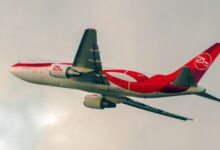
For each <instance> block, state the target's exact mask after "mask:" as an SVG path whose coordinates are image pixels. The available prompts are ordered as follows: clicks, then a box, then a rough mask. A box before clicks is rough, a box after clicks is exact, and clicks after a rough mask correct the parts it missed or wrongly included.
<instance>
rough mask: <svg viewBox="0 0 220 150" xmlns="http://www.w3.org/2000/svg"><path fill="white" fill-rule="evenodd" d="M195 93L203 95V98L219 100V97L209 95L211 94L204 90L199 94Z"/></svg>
mask: <svg viewBox="0 0 220 150" xmlns="http://www.w3.org/2000/svg"><path fill="white" fill-rule="evenodd" d="M196 95H198V96H202V97H205V98H208V99H211V100H214V101H218V102H220V98H217V97H215V96H213V95H211V94H209V93H206V92H204V93H199V94H196Z"/></svg>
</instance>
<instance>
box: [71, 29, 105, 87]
mask: <svg viewBox="0 0 220 150" xmlns="http://www.w3.org/2000/svg"><path fill="white" fill-rule="evenodd" d="M73 67H75V70H77V71H79V72H80V71H81V70H90V71H89V73H87V74H83V75H82V78H84V79H86V81H87V82H93V83H97V84H106V85H108V84H109V83H108V81H107V79H106V76H105V75H104V74H103V73H102V63H101V59H100V53H99V48H98V44H97V34H96V30H95V29H87V30H85V32H84V34H83V37H82V40H81V42H80V45H79V48H78V50H77V53H76V56H75V59H74V61H73Z"/></svg>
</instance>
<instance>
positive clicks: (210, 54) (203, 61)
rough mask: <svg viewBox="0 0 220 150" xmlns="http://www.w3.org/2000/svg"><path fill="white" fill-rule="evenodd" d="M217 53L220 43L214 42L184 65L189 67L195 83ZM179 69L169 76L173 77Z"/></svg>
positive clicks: (219, 50) (219, 49) (219, 51)
mask: <svg viewBox="0 0 220 150" xmlns="http://www.w3.org/2000/svg"><path fill="white" fill-rule="evenodd" d="M219 53H220V43H216V44H214V45H213V46H211V47H210V48H209V49H207V50H206V51H204V52H202V53H201V54H199V55H198V56H196V57H195V58H193V59H192V60H190V61H189V62H188V63H186V64H185V65H184V66H187V67H190V69H191V71H192V73H193V76H194V80H195V82H196V83H198V82H199V80H200V79H201V78H202V76H203V75H204V74H205V72H206V71H207V70H208V68H209V67H210V66H211V65H212V63H213V62H214V60H215V59H216V57H217V56H218V54H219ZM180 70H181V68H180V69H178V70H177V71H175V72H174V73H172V74H171V76H172V77H174V78H175V77H177V76H178V74H179V71H180Z"/></svg>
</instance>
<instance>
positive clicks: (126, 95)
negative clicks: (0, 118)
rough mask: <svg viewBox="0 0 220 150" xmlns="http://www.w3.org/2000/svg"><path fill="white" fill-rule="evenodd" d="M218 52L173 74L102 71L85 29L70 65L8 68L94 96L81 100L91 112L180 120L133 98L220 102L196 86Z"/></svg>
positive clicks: (217, 48)
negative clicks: (135, 111)
mask: <svg viewBox="0 0 220 150" xmlns="http://www.w3.org/2000/svg"><path fill="white" fill-rule="evenodd" d="M219 52H220V43H216V44H214V45H213V46H211V47H210V48H208V49H207V50H205V51H204V52H202V53H201V54H199V55H198V56H196V57H194V58H193V59H192V60H190V61H189V62H187V63H186V64H185V65H183V66H181V67H180V68H178V69H177V70H175V71H174V72H172V73H170V74H167V75H162V74H156V75H153V76H147V75H145V74H143V73H139V72H136V71H132V70H125V69H107V70H105V69H102V63H101V59H100V53H99V48H98V44H97V32H96V30H95V29H92V28H89V29H86V30H85V32H84V34H83V37H82V40H81V42H80V45H79V47H78V50H77V53H76V56H75V59H74V61H73V62H53V61H34V60H33V61H20V62H19V63H17V64H14V65H13V66H12V67H11V70H10V71H11V73H12V74H14V75H15V76H17V77H18V78H20V79H22V80H25V81H28V82H31V83H35V84H41V85H49V86H56V87H63V88H71V89H78V90H82V91H86V92H90V93H93V94H89V95H86V96H85V97H84V105H85V106H86V107H88V108H93V109H105V108H115V107H116V105H117V104H120V103H121V104H125V105H129V106H132V107H136V108H139V109H142V110H146V111H149V112H152V113H157V114H160V115H164V116H168V117H172V118H175V119H180V120H183V121H187V120H193V119H191V118H188V117H184V116H181V115H177V114H173V113H169V112H167V111H164V110H161V109H157V108H154V107H152V106H149V105H146V104H144V103H141V102H138V101H135V100H133V99H131V98H130V97H136V98H158V97H169V96H180V95H192V94H195V95H198V96H202V97H205V98H208V99H211V100H215V101H220V99H219V98H217V97H215V96H213V95H211V94H209V93H207V92H206V89H205V88H203V87H201V86H198V82H199V81H200V80H201V78H202V77H203V75H204V74H205V73H206V71H207V70H208V68H209V67H210V66H211V64H212V63H213V62H214V60H215V59H216V58H217V56H218V54H219Z"/></svg>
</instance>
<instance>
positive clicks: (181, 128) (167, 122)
mask: <svg viewBox="0 0 220 150" xmlns="http://www.w3.org/2000/svg"><path fill="white" fill-rule="evenodd" d="M219 5H220V1H217V0H212V1H206V0H166V1H164V0H106V1H103V0H80V1H79V0H72V1H71V0H62V1H58V0H38V1H30V0H20V1H17V0H0V52H1V55H0V68H1V80H0V91H1V94H0V149H1V150H30V149H31V150H48V149H51V150H64V149H65V150H72V149H80V150H88V149H90V150H103V149H105V150H112V149H114V150H123V149H126V150H134V149H135V150H136V149H139V150H142V149H154V150H176V149H178V150H186V149H194V150H207V149H219V147H220V143H219V136H220V117H219V116H220V103H217V102H214V101H211V100H207V99H204V98H201V97H196V96H193V95H192V96H181V97H171V98H158V99H137V98H134V99H135V100H138V101H141V102H144V103H146V104H149V105H151V106H154V107H158V108H161V109H164V110H167V111H169V112H173V113H176V114H180V115H184V116H187V117H191V118H194V119H195V121H191V122H183V121H179V120H175V119H172V118H168V117H164V116H160V115H157V114H152V113H150V112H145V111H142V110H138V109H135V108H131V107H129V106H124V105H122V104H121V105H118V106H117V109H105V110H93V109H89V108H86V107H84V106H83V98H84V96H85V95H86V94H88V93H86V92H83V91H77V90H73V89H62V88H57V87H49V86H41V85H34V84H30V83H27V82H25V81H22V80H20V79H18V78H16V77H15V76H13V75H12V74H11V73H10V71H9V70H10V67H11V66H12V65H13V64H15V63H17V62H18V61H20V60H26V59H48V60H62V61H70V62H71V61H72V60H73V59H74V55H75V54H76V50H77V48H78V45H79V42H80V40H81V36H82V34H83V32H84V30H85V29H86V28H95V29H96V30H97V32H98V43H99V48H100V51H101V59H102V62H103V66H106V67H112V68H122V69H124V68H125V69H131V70H137V71H141V72H150V73H153V72H155V73H165V74H166V73H169V72H172V71H174V70H175V69H177V68H178V67H179V66H181V65H183V64H184V63H185V62H187V61H188V60H190V59H191V58H193V57H194V56H196V55H197V54H199V53H200V52H202V51H204V50H205V49H207V48H208V47H210V46H211V45H212V44H214V43H216V42H219V41H220V19H219V17H220V12H219ZM219 74H220V63H219V59H217V60H216V61H215V63H214V64H213V65H212V67H211V68H210V69H209V71H208V72H207V73H206V75H205V76H204V77H203V79H202V80H201V81H200V83H199V84H200V85H201V86H204V87H206V88H207V89H208V91H209V92H210V93H212V94H214V95H216V96H219V97H220V94H219V93H220V89H219V82H220V78H219Z"/></svg>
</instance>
